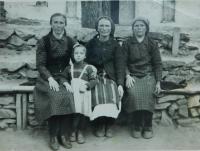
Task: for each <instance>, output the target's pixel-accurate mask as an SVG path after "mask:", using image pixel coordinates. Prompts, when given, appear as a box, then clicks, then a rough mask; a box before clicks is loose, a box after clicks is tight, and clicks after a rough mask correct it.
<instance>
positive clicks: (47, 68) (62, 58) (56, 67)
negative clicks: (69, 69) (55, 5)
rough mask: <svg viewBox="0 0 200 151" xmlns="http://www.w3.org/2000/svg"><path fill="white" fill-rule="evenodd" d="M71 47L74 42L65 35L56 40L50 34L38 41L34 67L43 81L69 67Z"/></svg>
mask: <svg viewBox="0 0 200 151" xmlns="http://www.w3.org/2000/svg"><path fill="white" fill-rule="evenodd" d="M73 45H74V42H73V41H72V39H71V38H70V37H68V36H66V33H65V34H64V35H63V37H62V38H61V39H56V38H55V37H54V36H53V34H52V32H50V33H49V34H48V35H46V36H44V37H42V38H41V39H40V40H39V41H38V44H37V50H36V67H37V69H38V72H39V73H40V76H41V77H42V78H43V79H44V80H47V79H48V78H49V77H51V76H52V77H56V76H57V75H58V74H59V73H62V72H63V70H64V69H65V67H66V66H67V65H69V60H70V58H71V54H72V49H73Z"/></svg>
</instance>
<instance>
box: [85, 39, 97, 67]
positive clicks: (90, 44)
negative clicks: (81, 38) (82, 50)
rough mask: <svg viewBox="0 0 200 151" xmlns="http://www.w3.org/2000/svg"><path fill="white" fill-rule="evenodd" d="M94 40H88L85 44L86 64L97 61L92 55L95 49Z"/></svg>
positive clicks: (93, 63)
mask: <svg viewBox="0 0 200 151" xmlns="http://www.w3.org/2000/svg"><path fill="white" fill-rule="evenodd" d="M94 47H95V42H94V40H93V39H92V40H90V41H89V42H88V43H87V44H86V49H87V52H86V59H85V61H86V62H87V63H88V64H92V65H95V64H96V62H97V58H96V57H95V56H94V52H93V51H95V48H94Z"/></svg>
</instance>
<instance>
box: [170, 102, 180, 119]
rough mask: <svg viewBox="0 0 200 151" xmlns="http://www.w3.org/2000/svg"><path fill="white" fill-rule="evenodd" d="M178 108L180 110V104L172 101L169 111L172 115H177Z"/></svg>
mask: <svg viewBox="0 0 200 151" xmlns="http://www.w3.org/2000/svg"><path fill="white" fill-rule="evenodd" d="M176 110H178V105H177V104H176V103H172V105H171V106H170V107H169V108H168V113H169V115H170V116H171V117H173V116H174V115H175V112H176Z"/></svg>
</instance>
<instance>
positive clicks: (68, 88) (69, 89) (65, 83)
mask: <svg viewBox="0 0 200 151" xmlns="http://www.w3.org/2000/svg"><path fill="white" fill-rule="evenodd" d="M63 85H64V86H65V88H66V89H67V91H69V92H71V93H73V89H72V87H71V85H70V84H69V83H68V82H64V83H63Z"/></svg>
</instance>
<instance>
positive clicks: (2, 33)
mask: <svg viewBox="0 0 200 151" xmlns="http://www.w3.org/2000/svg"><path fill="white" fill-rule="evenodd" d="M13 33H14V30H13V29H8V28H3V27H1V29H0V41H1V40H3V41H5V40H7V39H8V38H9V37H10V36H11V35H12V34H13Z"/></svg>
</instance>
